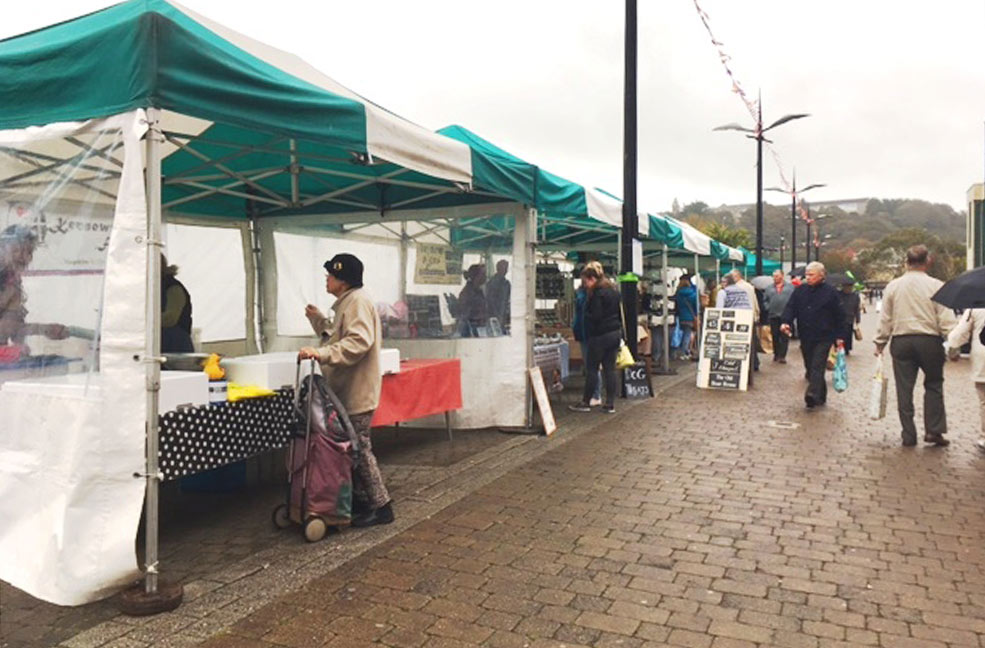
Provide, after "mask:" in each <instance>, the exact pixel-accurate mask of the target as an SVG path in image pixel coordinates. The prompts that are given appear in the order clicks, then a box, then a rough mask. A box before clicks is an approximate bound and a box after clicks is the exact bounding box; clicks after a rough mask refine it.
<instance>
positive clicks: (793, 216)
mask: <svg viewBox="0 0 985 648" xmlns="http://www.w3.org/2000/svg"><path fill="white" fill-rule="evenodd" d="M826 186H827V185H825V184H811V185H807V186H806V187H804V188H803V189H800V190H798V189H797V170H796V169H794V172H793V186H792V187H791V188H790V191H787V190H786V189H781V188H780V187H769V188H767V189H766V191H780V192H783V193H789V194H790V269H791V270H793V269H795V268H796V267H797V194H798V193H804V192H806V191H810V190H811V189H817V188H818V187H826ZM808 228H810V225H808ZM807 231H808V236H807V240H810V229H808V230H807ZM807 256H808V259H807V263H810V261H811V260H810V253H809V251H808V255H807Z"/></svg>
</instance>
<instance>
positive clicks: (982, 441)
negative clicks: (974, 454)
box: [975, 439, 985, 452]
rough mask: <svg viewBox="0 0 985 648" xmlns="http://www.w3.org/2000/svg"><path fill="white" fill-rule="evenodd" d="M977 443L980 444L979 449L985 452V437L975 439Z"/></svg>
mask: <svg viewBox="0 0 985 648" xmlns="http://www.w3.org/2000/svg"><path fill="white" fill-rule="evenodd" d="M975 445H976V446H978V449H979V450H981V451H982V452H985V439H979V440H978V441H975Z"/></svg>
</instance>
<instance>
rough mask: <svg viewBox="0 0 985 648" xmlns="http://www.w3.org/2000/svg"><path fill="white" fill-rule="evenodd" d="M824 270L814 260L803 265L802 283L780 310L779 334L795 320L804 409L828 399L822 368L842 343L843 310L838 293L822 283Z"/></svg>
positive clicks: (822, 266) (786, 329)
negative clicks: (801, 358)
mask: <svg viewBox="0 0 985 648" xmlns="http://www.w3.org/2000/svg"><path fill="white" fill-rule="evenodd" d="M826 276H827V271H826V270H825V269H824V264H823V263H819V262H817V261H814V262H812V263H809V264H808V265H807V270H806V272H805V279H806V281H805V282H804V283H803V284H801V285H800V286H798V287H797V289H796V290H795V291H793V295H791V296H790V301H789V302H787V307H786V308H785V309H784V310H783V317H782V320H783V324H781V325H780V331H781V332H782V333H783V334H784V335H787V336H789V335H790V326H791V325H792V324H793V321H794V320H797V330H798V331H799V333H800V353H801V354H802V355H803V356H804V369H805V371H806V374H807V376H806V377H807V381H808V383H807V391H806V393H805V394H804V402H805V403H806V404H807V409H812V408H813V407H814V406H815V405H824V403H825V401H826V400H827V397H828V385H827V383H826V382H825V379H824V371H825V365H826V364H827V360H828V352H829V351H830V349H831V345H832V344H834V343H837V342H842V340H841V339H840V338H839V335H840V332H841V326H842V322H843V321H844V319H845V310H844V309H843V308H842V306H841V297H840V296H839V295H838V291H837V290H835V289H834V287H833V286H830V285H828V284H826V283H824V278H825V277H826Z"/></svg>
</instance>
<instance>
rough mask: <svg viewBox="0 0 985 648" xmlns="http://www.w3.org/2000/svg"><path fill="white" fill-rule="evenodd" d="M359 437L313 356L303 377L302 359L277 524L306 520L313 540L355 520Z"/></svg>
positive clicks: (306, 531) (281, 526)
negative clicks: (354, 473)
mask: <svg viewBox="0 0 985 648" xmlns="http://www.w3.org/2000/svg"><path fill="white" fill-rule="evenodd" d="M358 453H359V439H358V437H357V436H356V432H355V430H354V429H353V427H352V423H351V422H350V421H349V416H348V414H347V413H346V411H345V407H343V406H342V402H341V401H340V400H339V399H338V397H337V396H336V395H335V393H334V392H333V391H332V390H331V388H330V387H329V386H328V384H327V383H326V382H325V379H324V378H323V377H322V376H320V375H318V374H316V373H315V361H314V360H311V364H310V370H309V372H308V375H307V376H305V377H304V379H303V380H302V379H301V361H300V360H298V366H297V371H296V375H295V381H294V425H293V426H292V430H291V440H290V445H289V446H288V451H287V479H288V484H287V496H286V500H287V501H286V503H285V504H280V505H279V506H277V508H275V509H274V511H273V522H274V526H276V527H277V528H279V529H285V528H287V527H289V526H291V524H297V525H301V528H302V530H303V532H304V537H305V539H306V540H307V541H308V542H317V541H319V540H321V539H322V538H323V537H325V534H326V533H327V532H328V530H329V529H338V528H340V527H345V526H349V523H350V521H351V520H352V465H353V463H355V461H356V459H357V455H358Z"/></svg>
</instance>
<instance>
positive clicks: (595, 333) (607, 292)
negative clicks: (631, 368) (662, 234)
mask: <svg viewBox="0 0 985 648" xmlns="http://www.w3.org/2000/svg"><path fill="white" fill-rule="evenodd" d="M581 282H582V285H584V286H585V289H586V290H588V305H587V307H586V310H585V329H586V334H587V337H588V357H587V358H586V359H585V362H586V365H585V367H586V369H587V372H586V376H585V391H584V392H583V394H582V398H581V402H580V403H578V404H577V405H572V406H571V409H572V410H574V411H576V412H589V411H591V407H590V406H589V399H590V398H591V397H592V394H593V393H595V390H596V388H597V385H598V379H599V374H598V367H599V365H601V366H602V377H603V379H604V381H605V399H604V401H603V404H602V411H603V412H605V413H607V414H612V413H615V411H616V408H615V401H616V389H617V383H618V380H617V376H616V354H617V353H618V352H619V343H620V342H621V341H622V313H621V310H620V307H619V292H618V291H617V290H616V288H615V286H613V285H612V282H611V281H609V280H608V279H607V278H606V277H605V274H603V273H601V272H599V270H598V268H597V267H593V266H592V265H589V266H586V268H585V269H584V270H582V273H581Z"/></svg>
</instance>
